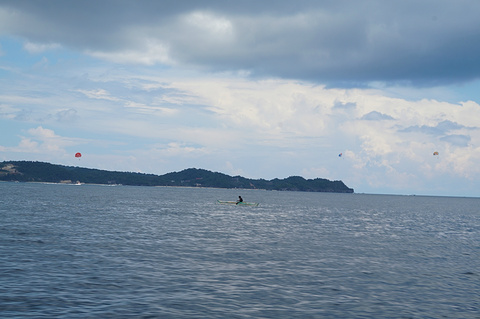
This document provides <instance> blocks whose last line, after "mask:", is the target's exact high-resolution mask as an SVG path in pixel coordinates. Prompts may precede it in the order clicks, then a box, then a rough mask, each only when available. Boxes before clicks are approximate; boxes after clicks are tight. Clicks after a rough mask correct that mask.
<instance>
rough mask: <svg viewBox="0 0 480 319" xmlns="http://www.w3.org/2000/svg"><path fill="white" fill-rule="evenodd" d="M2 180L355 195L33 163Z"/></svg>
mask: <svg viewBox="0 0 480 319" xmlns="http://www.w3.org/2000/svg"><path fill="white" fill-rule="evenodd" d="M0 180H1V181H18V182H47V183H76V182H81V183H89V184H90V183H91V184H120V185H132V186H184V187H214V188H243V189H266V190H278V191H306V192H333V193H353V189H352V188H349V187H347V186H346V185H345V184H344V183H343V182H342V181H330V180H327V179H323V178H315V179H304V178H303V177H300V176H291V177H288V178H285V179H278V178H275V179H272V180H265V179H248V178H245V177H241V176H229V175H226V174H222V173H218V172H211V171H208V170H204V169H197V168H189V169H185V170H183V171H180V172H172V173H167V174H164V175H154V174H143V173H134V172H115V171H106V170H99V169H91V168H82V167H73V166H63V165H56V164H50V163H45V162H32V161H5V162H1V163H0Z"/></svg>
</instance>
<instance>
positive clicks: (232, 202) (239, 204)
mask: <svg viewBox="0 0 480 319" xmlns="http://www.w3.org/2000/svg"><path fill="white" fill-rule="evenodd" d="M217 204H221V205H237V206H255V207H256V206H258V203H248V202H240V203H237V202H234V201H226V200H217Z"/></svg>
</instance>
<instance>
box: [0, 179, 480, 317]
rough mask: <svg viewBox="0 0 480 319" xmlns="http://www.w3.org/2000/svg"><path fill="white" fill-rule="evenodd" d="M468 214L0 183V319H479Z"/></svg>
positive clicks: (473, 223)
mask: <svg viewBox="0 0 480 319" xmlns="http://www.w3.org/2000/svg"><path fill="white" fill-rule="evenodd" d="M239 195H241V196H242V197H243V198H244V200H245V201H251V202H259V203H260V205H259V206H258V207H245V206H242V207H238V206H234V205H218V204H216V203H215V201H216V200H217V199H221V200H235V199H236V198H237V197H238V196H239ZM479 207H480V199H478V198H448V197H423V196H386V195H365V194H327V193H302V192H272V191H261V190H226V189H201V188H166V187H128V186H115V187H112V186H100V185H81V186H74V185H54V184H31V183H0V317H1V318H480V208H479Z"/></svg>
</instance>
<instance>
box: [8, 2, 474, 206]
mask: <svg viewBox="0 0 480 319" xmlns="http://www.w3.org/2000/svg"><path fill="white" fill-rule="evenodd" d="M479 16H480V1H476V0H455V1H451V0H413V1H410V0H398V1H397V0H393V1H382V0H362V1H357V0H336V1H322V0H315V1H308V0H295V1H291V0H289V1H285V0H277V1H268V0H266V1H258V0H255V1H249V0H246V1H228V0H226V1H201V0H199V1H188V0H186V1H175V0H172V1H169V0H164V1H156V0H152V1H147V0H144V1H142V0H140V1H133V0H103V1H102V0H94V1H91V0H86V1H63V0H44V1H33V0H32V1H28V0H22V1H18V0H12V1H8V0H0V161H9V160H28V161H44V162H50V163H54V164H62V165H69V166H81V167H88V168H97V169H105V170H115V171H128V172H143V173H152V174H165V173H169V172H174V171H181V170H183V169H186V168H192V167H194V168H202V169H207V170H210V171H214V172H221V173H225V174H228V175H232V176H236V175H241V176H244V177H247V178H255V179H258V178H263V179H273V178H286V177H289V176H302V177H304V178H307V179H311V178H327V179H330V180H342V181H343V182H344V183H345V184H346V185H347V186H349V187H351V188H354V189H355V192H356V193H374V194H404V195H411V194H416V195H435V196H468V197H480V165H479V163H480V105H479V103H480V59H479V57H480V19H479V18H478V17H479ZM77 152H81V153H82V157H81V158H76V157H75V153H77ZM434 152H438V155H433V154H434Z"/></svg>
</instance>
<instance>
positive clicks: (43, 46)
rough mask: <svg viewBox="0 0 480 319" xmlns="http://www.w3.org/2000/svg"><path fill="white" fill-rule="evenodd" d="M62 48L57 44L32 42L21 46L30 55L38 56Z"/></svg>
mask: <svg viewBox="0 0 480 319" xmlns="http://www.w3.org/2000/svg"><path fill="white" fill-rule="evenodd" d="M61 47H62V46H61V45H60V44H58V43H32V42H25V43H24V44H23V48H24V49H25V50H26V51H28V52H29V53H32V54H39V53H43V52H45V51H50V50H57V49H60V48H61Z"/></svg>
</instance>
